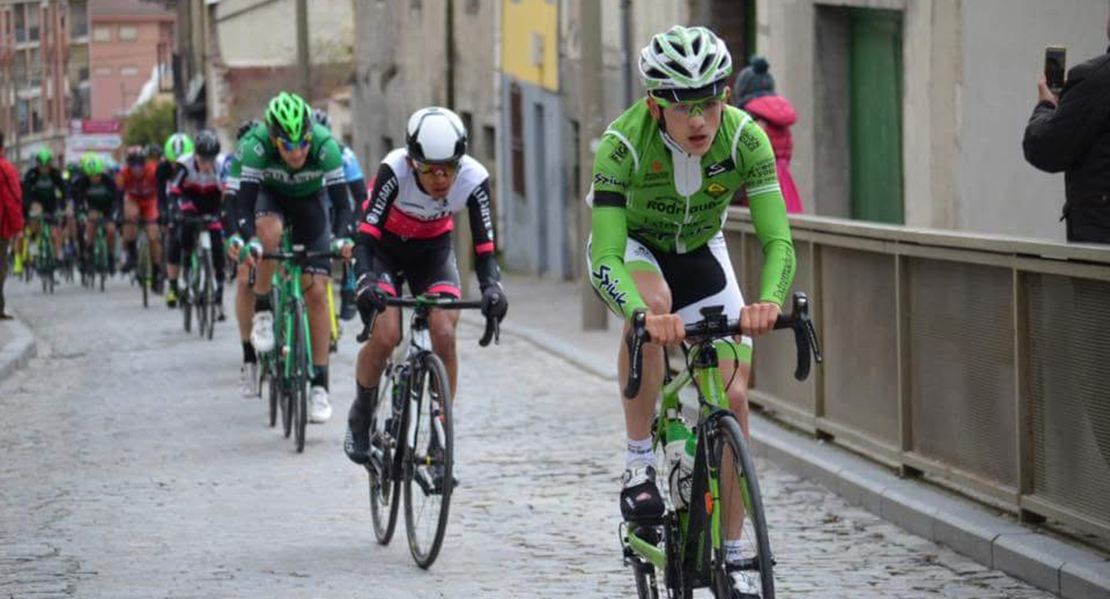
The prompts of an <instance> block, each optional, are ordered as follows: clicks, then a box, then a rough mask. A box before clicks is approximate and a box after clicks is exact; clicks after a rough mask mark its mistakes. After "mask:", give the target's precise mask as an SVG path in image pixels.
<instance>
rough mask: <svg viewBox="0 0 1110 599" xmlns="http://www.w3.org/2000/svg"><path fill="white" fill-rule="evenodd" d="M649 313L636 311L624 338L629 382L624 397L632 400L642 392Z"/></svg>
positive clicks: (626, 384) (641, 310)
mask: <svg viewBox="0 0 1110 599" xmlns="http://www.w3.org/2000/svg"><path fill="white" fill-rule="evenodd" d="M646 323H647V313H646V312H645V311H644V310H643V309H639V310H636V312H635V313H633V315H632V327H631V328H630V329H629V331H628V335H627V336H626V337H625V338H624V343H625V345H626V346H627V347H628V381H627V382H626V383H625V386H624V397H625V398H626V399H632V398H634V397H636V395H637V394H638V393H639V392H640V384H641V383H642V382H643V374H644V372H643V370H644V355H643V347H644V341H645V340H646V339H647V330H646V329H645V327H646Z"/></svg>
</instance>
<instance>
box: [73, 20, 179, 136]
mask: <svg viewBox="0 0 1110 599" xmlns="http://www.w3.org/2000/svg"><path fill="white" fill-rule="evenodd" d="M89 4H90V12H91V14H90V20H91V22H92V26H91V28H90V32H89V38H90V40H89V41H90V48H89V68H90V70H91V77H90V79H91V81H92V118H93V119H110V118H114V117H119V116H122V115H124V114H126V113H127V112H128V111H130V110H131V108H132V106H133V104H134V103H135V100H136V98H138V97H139V94H140V92H141V91H142V88H143V85H145V84H146V83H147V82H148V81H150V79H151V76H152V74H153V73H154V72H155V67H156V66H157V65H162V66H163V67H164V68H163V69H162V73H163V75H162V80H161V81H160V82H159V87H160V88H161V89H163V90H167V89H170V88H171V86H172V76H171V74H170V73H171V71H170V69H169V65H170V62H171V56H172V54H171V53H172V51H173V50H172V48H173V31H174V22H175V20H176V13H174V12H173V11H168V10H165V9H164V8H162V7H161V6H160V5H158V4H155V3H151V2H144V1H142V0H99V1H97V2H90V3H89Z"/></svg>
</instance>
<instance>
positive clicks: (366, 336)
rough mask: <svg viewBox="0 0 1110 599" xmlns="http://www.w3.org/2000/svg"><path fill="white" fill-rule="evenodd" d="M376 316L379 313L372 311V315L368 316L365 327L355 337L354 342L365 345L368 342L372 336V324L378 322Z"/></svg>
mask: <svg viewBox="0 0 1110 599" xmlns="http://www.w3.org/2000/svg"><path fill="white" fill-rule="evenodd" d="M378 314H379V312H378V311H377V310H374V313H373V314H371V315H370V320H368V321H366V325H365V326H363V327H362V332H361V333H359V334H358V336H357V337H355V341H358V342H359V343H366V342H367V341H369V340H370V337H372V336H373V331H374V322H375V321H376V320H378Z"/></svg>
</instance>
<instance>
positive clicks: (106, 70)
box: [93, 67, 112, 77]
mask: <svg viewBox="0 0 1110 599" xmlns="http://www.w3.org/2000/svg"><path fill="white" fill-rule="evenodd" d="M111 74H112V67H96V68H94V69H93V75H98V76H100V77H105V76H108V75H111Z"/></svg>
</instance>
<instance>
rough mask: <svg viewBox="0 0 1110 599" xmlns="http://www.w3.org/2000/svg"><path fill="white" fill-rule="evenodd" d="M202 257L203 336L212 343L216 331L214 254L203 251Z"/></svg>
mask: <svg viewBox="0 0 1110 599" xmlns="http://www.w3.org/2000/svg"><path fill="white" fill-rule="evenodd" d="M201 255H202V262H203V264H204V303H203V304H201V307H202V309H203V310H204V311H205V317H204V320H205V329H204V332H203V335H202V336H203V337H207V338H208V340H209V341H211V340H212V335H213V333H214V332H215V331H216V279H215V275H214V274H213V270H214V269H213V267H212V252H211V251H209V250H201Z"/></svg>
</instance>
